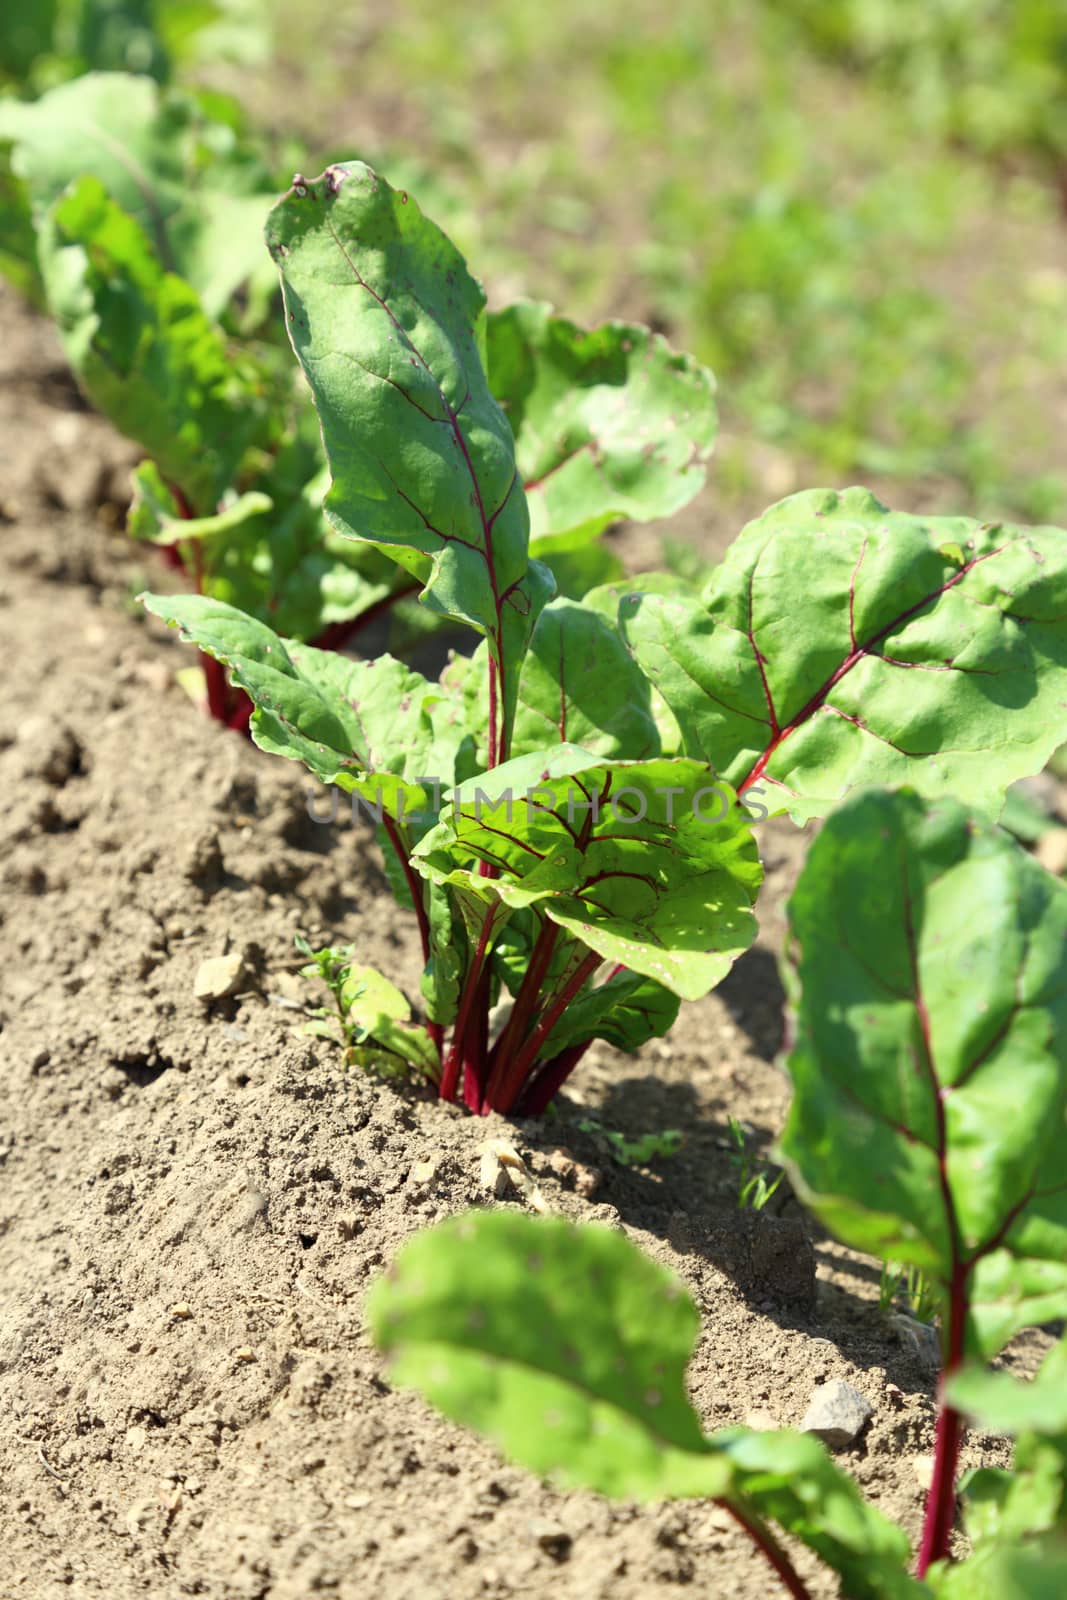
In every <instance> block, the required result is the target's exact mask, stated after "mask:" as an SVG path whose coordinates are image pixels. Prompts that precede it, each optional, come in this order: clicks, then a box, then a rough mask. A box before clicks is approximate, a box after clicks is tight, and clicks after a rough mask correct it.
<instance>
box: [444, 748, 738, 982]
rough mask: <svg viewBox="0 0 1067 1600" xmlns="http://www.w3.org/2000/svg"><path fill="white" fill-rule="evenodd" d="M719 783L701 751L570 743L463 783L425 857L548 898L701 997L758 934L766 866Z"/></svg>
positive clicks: (515, 895) (482, 885)
mask: <svg viewBox="0 0 1067 1600" xmlns="http://www.w3.org/2000/svg"><path fill="white" fill-rule="evenodd" d="M709 785H710V775H709V774H708V772H707V770H706V768H704V767H702V766H701V765H700V764H699V763H697V762H692V761H686V760H675V761H665V760H653V761H641V762H638V761H608V762H605V761H599V760H598V759H597V758H596V757H595V756H592V755H590V754H589V753H588V752H586V751H584V750H581V749H579V748H578V747H577V746H575V745H570V744H562V745H557V746H556V747H555V748H554V749H552V750H551V751H549V752H548V753H544V752H535V753H533V754H530V755H526V756H521V757H517V758H516V759H515V760H513V761H509V762H507V763H505V764H504V765H503V766H500V767H497V768H495V769H494V770H493V771H492V772H490V773H489V774H487V775H486V776H485V777H483V778H480V779H478V780H477V782H476V783H475V784H473V785H468V786H466V788H465V789H462V790H461V791H459V793H458V794H453V795H452V796H451V797H450V800H449V803H448V804H447V805H446V806H445V807H444V809H443V812H442V817H441V821H440V822H439V823H438V825H437V827H436V828H434V829H432V830H431V832H430V833H428V834H427V835H426V837H425V838H424V839H423V840H422V842H421V843H420V844H419V845H418V847H417V848H416V850H415V852H414V854H413V858H412V864H413V866H415V867H416V868H417V869H418V871H420V872H422V873H424V874H425V875H426V876H427V877H429V878H431V879H432V880H433V881H434V882H436V883H439V884H441V885H443V886H444V885H449V886H452V887H454V888H457V889H458V888H462V889H464V890H465V891H466V892H467V894H468V895H470V896H473V897H475V898H476V899H478V900H480V901H482V902H483V904H484V905H489V904H492V903H493V902H499V903H503V904H504V905H506V906H510V907H512V908H521V907H525V906H536V907H537V908H538V910H539V911H541V912H542V913H543V914H544V915H545V916H546V917H548V918H549V920H550V921H552V922H555V923H557V924H558V925H559V926H560V927H562V928H563V929H565V930H566V931H567V932H568V933H570V934H571V935H572V936H573V937H574V938H575V939H577V940H578V941H580V943H581V944H583V945H585V946H586V947H587V948H588V949H590V950H595V951H596V952H597V953H598V954H599V955H601V956H602V957H603V958H604V959H605V960H610V961H614V962H618V963H620V964H621V965H623V966H626V967H628V968H630V969H631V970H633V971H635V972H640V973H643V974H644V975H645V976H646V977H649V978H653V979H655V980H656V981H657V982H658V983H661V984H663V985H664V986H665V987H666V988H668V989H670V990H671V991H672V992H673V993H674V994H677V995H680V996H681V998H682V999H684V1000H695V999H699V998H700V996H701V995H703V994H706V993H707V991H708V989H710V988H711V987H712V986H713V985H714V984H715V983H718V982H719V981H720V979H722V978H723V977H724V976H725V974H726V973H727V972H728V971H729V969H730V967H731V966H732V964H733V962H734V961H735V960H736V958H737V957H738V956H739V955H740V954H741V952H742V950H744V949H746V948H747V947H748V945H749V944H750V943H751V941H752V938H753V936H754V934H755V922H754V920H753V918H752V911H751V907H752V903H753V901H754V899H755V896H756V891H757V889H758V886H759V883H760V879H761V875H762V870H761V867H760V863H759V856H758V852H757V850H756V845H755V841H754V839H753V837H752V833H751V829H750V827H749V824H748V821H747V819H746V818H745V816H744V814H743V812H741V810H740V808H739V807H738V806H736V804H734V803H733V796H732V794H731V793H730V792H729V791H728V790H725V789H722V790H720V791H719V792H718V793H717V794H714V795H712V791H711V789H710V787H709ZM482 862H487V863H489V864H490V865H492V866H493V867H495V868H496V869H497V875H496V876H494V877H492V878H490V877H486V876H483V873H482V869H481V863H482Z"/></svg>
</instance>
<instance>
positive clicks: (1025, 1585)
mask: <svg viewBox="0 0 1067 1600" xmlns="http://www.w3.org/2000/svg"><path fill="white" fill-rule="evenodd" d="M927 1581H928V1583H929V1584H930V1585H931V1586H932V1588H933V1591H934V1593H935V1594H936V1595H937V1597H938V1600H1063V1596H1064V1594H1067V1541H1065V1540H1064V1539H1063V1538H1062V1537H1060V1538H1052V1539H1041V1540H1034V1541H1032V1542H1030V1543H1026V1544H1008V1545H1005V1546H1002V1547H999V1548H997V1547H994V1548H991V1549H984V1550H982V1551H981V1552H979V1554H977V1555H975V1556H972V1557H971V1559H970V1560H969V1561H964V1562H960V1563H956V1564H954V1565H949V1564H948V1563H947V1562H946V1563H939V1565H938V1566H937V1567H931V1569H930V1571H929V1572H928V1573H927Z"/></svg>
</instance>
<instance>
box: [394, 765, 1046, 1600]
mask: <svg viewBox="0 0 1067 1600" xmlns="http://www.w3.org/2000/svg"><path fill="white" fill-rule="evenodd" d="M1065 951H1067V889H1065V888H1064V886H1063V885H1062V884H1061V883H1060V882H1059V881H1057V880H1056V879H1054V878H1053V877H1051V876H1050V875H1049V874H1048V873H1046V872H1045V871H1044V869H1043V868H1042V867H1040V866H1039V865H1038V864H1037V863H1036V862H1034V861H1033V860H1032V859H1031V858H1030V857H1029V856H1027V855H1026V854H1025V853H1024V852H1023V851H1022V850H1021V849H1020V848H1019V846H1018V845H1017V844H1015V843H1014V842H1013V841H1012V840H1011V839H1010V838H1009V837H1008V836H1007V835H1006V834H1005V833H1003V832H1002V831H1001V830H1000V829H998V828H997V827H995V826H994V825H992V824H990V823H989V822H988V821H986V820H984V819H983V818H981V817H980V816H978V815H977V814H976V813H974V812H972V811H968V810H966V809H964V808H963V807H962V806H961V805H959V804H958V803H957V802H955V801H951V800H941V801H933V802H927V803H924V802H923V801H922V800H921V799H920V798H919V797H918V796H917V795H915V794H914V793H913V792H908V791H905V792H900V793H892V792H889V791H886V790H871V791H868V792H866V793H864V794H861V795H858V796H856V797H854V798H853V799H851V800H849V801H847V802H846V803H845V804H844V805H843V806H842V807H841V809H840V810H838V811H837V812H836V813H835V814H834V816H833V817H832V818H831V819H830V820H829V822H828V823H827V825H826V827H825V828H824V829H823V831H822V832H821V834H820V835H819V837H818V838H817V839H816V841H815V843H814V845H813V847H812V850H811V852H810V855H809V859H808V863H807V866H806V868H805V870H804V873H803V874H802V877H801V879H800V883H799V886H798V888H797V890H796V893H795V894H794V896H793V900H792V904H791V908H790V948H789V953H788V959H787V962H786V972H787V980H788V985H789V988H790V991H791V997H792V1002H793V1006H794V1009H795V1023H796V1026H795V1043H794V1045H793V1047H792V1051H791V1054H790V1057H789V1060H788V1067H789V1071H790V1074H791V1077H792V1080H793V1089H794V1094H793V1103H792V1108H791V1112H790V1116H789V1121H788V1124H787V1127H786V1131H785V1135H784V1138H783V1142H782V1143H783V1154H784V1158H785V1160H786V1163H787V1166H788V1169H789V1172H790V1176H791V1178H792V1180H793V1183H794V1185H795V1187H796V1188H797V1190H798V1192H799V1193H800V1194H801V1196H802V1197H803V1198H804V1200H805V1201H806V1202H807V1204H808V1205H809V1207H810V1208H811V1209H812V1210H813V1211H814V1212H815V1214H816V1215H817V1216H818V1217H819V1218H820V1219H821V1220H822V1221H823V1222H824V1223H825V1224H826V1226H827V1227H828V1228H829V1229H830V1230H831V1232H833V1233H834V1234H835V1235H836V1236H837V1237H838V1238H839V1239H841V1240H843V1241H844V1242H845V1243H846V1244H849V1245H851V1246H853V1247H854V1248H855V1249H858V1250H862V1251H865V1252H868V1253H870V1254H873V1255H875V1256H880V1257H881V1258H882V1259H883V1261H892V1262H894V1263H905V1264H908V1265H911V1266H913V1267H915V1268H916V1269H918V1270H920V1271H921V1272H922V1273H923V1275H924V1279H925V1281H926V1282H927V1283H928V1285H929V1288H930V1292H931V1294H932V1296H933V1299H934V1301H935V1304H936V1306H937V1310H938V1313H939V1318H940V1327H941V1340H942V1354H943V1373H944V1375H943V1379H942V1384H941V1392H940V1395H939V1404H938V1421H937V1431H936V1444H935V1456H934V1471H933V1481H932V1484H931V1486H930V1490H929V1494H928V1499H927V1507H926V1517H925V1524H924V1528H923V1534H922V1541H921V1546H920V1549H919V1552H918V1563H917V1575H915V1576H913V1575H912V1569H913V1564H914V1556H913V1552H912V1550H911V1548H910V1546H909V1542H908V1539H907V1538H906V1536H905V1534H904V1533H903V1531H902V1530H901V1529H899V1528H897V1527H896V1526H894V1525H893V1524H892V1523H890V1522H889V1521H888V1520H887V1519H886V1518H884V1517H883V1516H882V1515H881V1514H880V1513H879V1512H877V1511H876V1510H875V1509H874V1508H873V1507H872V1506H870V1505H868V1504H867V1503H866V1502H865V1501H864V1499H863V1498H862V1496H861V1494H860V1492H859V1490H858V1488H857V1487H856V1485H855V1483H854V1482H853V1481H852V1479H851V1478H849V1477H848V1476H847V1475H846V1474H845V1473H844V1472H842V1471H841V1470H840V1469H839V1468H838V1467H837V1466H836V1465H835V1464H834V1462H833V1461H832V1460H831V1458H830V1457H829V1455H828V1454H827V1453H826V1451H825V1450H824V1448H823V1447H822V1446H821V1445H820V1444H818V1443H817V1442H816V1441H815V1440H814V1439H813V1438H811V1437H810V1436H809V1435H803V1434H798V1433H795V1432H789V1431H785V1430H783V1431H781V1432H755V1431H753V1430H752V1429H750V1428H744V1427H732V1428H727V1429H725V1430H723V1431H721V1432H718V1433H714V1434H712V1435H711V1436H706V1435H705V1434H704V1432H703V1430H702V1428H701V1425H700V1421H699V1419H698V1417H697V1415H696V1413H695V1411H694V1409H693V1407H692V1405H691V1404H690V1401H689V1399H688V1397H687V1394H686V1388H685V1366H686V1362H687V1361H688V1358H689V1356H690V1353H691V1351H692V1346H693V1341H694V1339H695V1337H696V1333H697V1328H698V1317H697V1312H696V1308H695V1307H694V1306H693V1304H692V1302H691V1301H690V1299H689V1298H688V1296H687V1295H686V1294H685V1293H684V1291H683V1289H682V1286H681V1285H680V1284H679V1283H678V1282H677V1281H676V1280H675V1279H673V1278H672V1277H671V1276H670V1274H668V1273H666V1272H665V1271H664V1270H663V1269H662V1268H660V1267H659V1266H657V1265H655V1264H654V1263H652V1262H651V1261H649V1260H648V1259H647V1258H646V1257H645V1256H643V1255H642V1254H641V1253H640V1252H639V1251H638V1250H637V1249H636V1248H635V1247H634V1246H633V1245H631V1244H630V1243H629V1242H628V1241H627V1239H626V1238H625V1236H624V1235H623V1234H622V1233H618V1232H613V1231H611V1230H609V1229H605V1228H602V1227H596V1226H585V1227H575V1226H573V1225H571V1224H569V1223H567V1222H564V1221H563V1220H562V1219H557V1218H551V1219H545V1218H532V1217H528V1216H522V1215H515V1214H513V1213H509V1212H506V1211H503V1210H501V1211H493V1212H483V1213H473V1214H470V1215H468V1216H466V1217H462V1218H458V1219H457V1218H453V1219H452V1220H450V1221H448V1222H446V1223H443V1224H441V1225H439V1226H437V1227H435V1228H433V1229H430V1230H428V1231H427V1232H425V1233H423V1234H421V1235H419V1236H417V1237H416V1238H415V1239H414V1240H412V1241H410V1242H409V1243H408V1244H407V1245H406V1246H405V1247H404V1249H403V1250H402V1252H401V1254H400V1256H399V1258H398V1259H397V1261H396V1263H395V1264H394V1266H393V1267H392V1269H391V1270H390V1272H389V1274H388V1276H387V1277H386V1278H385V1279H383V1280H381V1281H380V1282H379V1283H378V1285H377V1286H376V1287H375V1290H374V1292H373V1295H372V1300H371V1307H370V1313H371V1321H372V1325H373V1328H374V1332H375V1336H376V1338H377V1341H378V1343H379V1345H380V1346H381V1347H382V1348H383V1349H384V1350H386V1351H387V1352H388V1354H389V1356H390V1358H391V1369H392V1377H393V1379H394V1381H395V1382H397V1383H398V1384H401V1385H405V1386H413V1387H416V1388H418V1389H420V1390H422V1391H423V1393H425V1394H426V1395H427V1396H428V1397H429V1398H430V1399H431V1400H432V1401H433V1402H434V1403H435V1404H436V1405H437V1406H439V1407H440V1408H441V1410H443V1411H444V1412H445V1413H446V1414H447V1415H448V1416H449V1417H452V1418H454V1419H455V1420H457V1421H460V1422H464V1423H466V1424H468V1425H470V1426H471V1427H474V1428H477V1429H478V1430H479V1431H481V1432H482V1433H484V1434H487V1435H488V1436H489V1437H490V1438H491V1439H493V1440H494V1441H495V1442H496V1443H497V1444H498V1445H499V1446H500V1448H501V1449H502V1450H503V1451H504V1452H505V1454H506V1455H508V1456H509V1457H511V1458H512V1459H513V1460H514V1461H517V1462H519V1463H520V1464H521V1465H523V1466H526V1467H528V1468H530V1469H532V1470H533V1471H535V1472H537V1473H539V1474H540V1475H541V1476H543V1477H549V1476H551V1477H553V1478H555V1479H556V1480H557V1481H558V1482H560V1483H561V1484H562V1485H565V1486H571V1487H574V1486H582V1487H585V1488H590V1489H594V1490H597V1491H599V1492H600V1493H602V1494H607V1495H611V1496H615V1497H621V1498H626V1499H638V1500H650V1499H651V1500H665V1499H670V1498H673V1497H677V1496H697V1497H711V1498H713V1499H715V1500H717V1501H718V1502H719V1503H720V1504H721V1505H722V1506H724V1507H725V1508H726V1509H727V1510H728V1511H729V1512H730V1513H731V1514H732V1515H733V1517H734V1518H736V1520H737V1522H738V1523H739V1524H740V1526H741V1527H742V1528H743V1529H744V1530H745V1531H746V1533H747V1534H748V1535H749V1537H750V1538H751V1539H752V1540H753V1541H754V1543H755V1545H756V1546H757V1547H758V1549H759V1550H760V1551H761V1552H762V1554H763V1556H764V1557H765V1558H766V1559H767V1561H768V1562H769V1563H770V1564H771V1566H772V1567H773V1568H774V1570H775V1572H776V1574H777V1577H778V1579H779V1580H780V1582H781V1584H782V1586H783V1587H784V1589H785V1591H786V1592H787V1593H789V1594H791V1595H793V1596H797V1597H800V1600H803V1597H806V1596H809V1594H810V1590H809V1587H808V1582H809V1581H810V1580H808V1581H806V1580H805V1578H804V1577H803V1576H802V1575H801V1573H800V1572H799V1571H798V1570H797V1567H796V1565H795V1564H794V1559H793V1556H792V1554H791V1553H790V1551H789V1549H788V1548H787V1547H786V1546H785V1545H783V1543H782V1542H781V1535H782V1534H783V1533H784V1534H785V1535H786V1536H787V1538H788V1539H791V1540H796V1541H799V1543H801V1544H803V1545H807V1546H808V1547H809V1548H810V1549H811V1550H812V1551H814V1552H815V1553H816V1555H817V1556H818V1557H819V1558H820V1559H821V1561H822V1562H823V1563H825V1564H826V1565H827V1566H829V1567H830V1568H831V1569H833V1571H834V1572H835V1573H837V1574H838V1576H839V1578H840V1581H841V1592H842V1593H843V1594H845V1595H846V1596H849V1597H851V1600H906V1597H914V1600H920V1597H922V1596H924V1595H926V1596H934V1595H936V1596H942V1597H944V1600H1053V1597H1054V1596H1061V1595H1063V1594H1065V1593H1067V1340H1064V1341H1061V1342H1060V1343H1059V1344H1058V1345H1056V1346H1054V1347H1053V1349H1052V1351H1051V1353H1050V1354H1049V1355H1048V1357H1047V1358H1046V1360H1045V1363H1044V1366H1043V1368H1042V1370H1041V1372H1040V1373H1039V1375H1038V1376H1037V1377H1036V1378H1035V1379H1034V1380H1033V1381H1032V1382H1031V1383H1030V1384H1023V1383H1019V1382H1017V1381H1016V1380H1014V1379H1012V1378H1010V1377H1007V1376H1006V1375H1004V1374H995V1373H990V1372H988V1371H987V1370H985V1369H986V1364H987V1363H988V1362H989V1361H990V1360H991V1359H992V1358H993V1357H994V1356H996V1355H997V1354H998V1352H999V1351H1001V1350H1002V1349H1003V1347H1004V1345H1005V1344H1006V1343H1007V1341H1008V1340H1009V1339H1010V1338H1012V1336H1013V1335H1015V1334H1016V1333H1018V1332H1019V1331H1020V1330H1022V1329H1024V1328H1027V1327H1030V1326H1033V1325H1037V1324H1041V1323H1045V1322H1048V1321H1050V1320H1052V1319H1055V1318H1062V1317H1063V1316H1064V1315H1065V1314H1067V966H1065V961H1064V956H1065ZM967 1414H970V1415H972V1416H974V1417H975V1418H976V1419H977V1420H978V1421H979V1422H980V1423H981V1424H982V1425H984V1426H985V1427H987V1428H992V1429H995V1430H996V1431H998V1432H1001V1433H1007V1434H1012V1435H1015V1436H1016V1440H1017V1443H1016V1450H1015V1464H1014V1470H1013V1471H1008V1470H1002V1469H992V1468H986V1469H981V1470H979V1471H977V1472H974V1473H971V1474H969V1475H968V1476H967V1478H965V1479H964V1481H963V1483H962V1489H963V1494H964V1503H965V1524H966V1532H967V1534H968V1535H969V1538H970V1546H971V1548H970V1552H969V1554H968V1555H967V1557H966V1559H964V1560H962V1561H956V1562H952V1561H951V1560H950V1559H948V1558H949V1555H950V1537H951V1535H952V1532H953V1525H954V1520H955V1511H956V1501H957V1492H958V1489H959V1488H960V1487H961V1485H960V1484H959V1483H958V1481H957V1478H958V1470H957V1469H958V1460H959V1446H960V1439H961V1434H962V1430H963V1425H964V1417H965V1415H967ZM820 1592H821V1590H820Z"/></svg>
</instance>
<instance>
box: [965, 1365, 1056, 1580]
mask: <svg viewBox="0 0 1067 1600" xmlns="http://www.w3.org/2000/svg"><path fill="white" fill-rule="evenodd" d="M946 1389H947V1398H948V1401H949V1403H950V1404H951V1405H953V1406H955V1407H956V1408H957V1409H958V1410H960V1411H963V1412H966V1413H967V1415H968V1416H969V1417H971V1418H972V1419H973V1420H976V1421H977V1422H978V1423H979V1424H980V1425H981V1426H982V1427H984V1428H991V1429H993V1430H995V1431H996V1432H997V1433H1007V1434H1014V1435H1016V1436H1017V1443H1016V1446H1015V1461H1014V1470H1013V1471H1011V1472H1006V1471H1004V1470H1003V1469H997V1468H992V1467H990V1468H984V1469H979V1470H978V1471H977V1472H971V1473H969V1474H968V1475H967V1477H966V1478H965V1479H964V1480H963V1483H962V1484H961V1490H962V1492H963V1494H964V1497H965V1506H966V1521H967V1534H968V1537H969V1538H970V1540H971V1542H972V1544H973V1545H974V1546H975V1547H976V1548H978V1547H980V1546H981V1545H983V1544H992V1543H1004V1542H1005V1541H1007V1540H1014V1539H1020V1538H1023V1537H1026V1536H1029V1535H1031V1534H1035V1533H1046V1532H1048V1531H1050V1530H1052V1529H1054V1528H1056V1527H1059V1526H1062V1525H1063V1524H1064V1521H1065V1514H1067V1493H1065V1489H1067V1340H1063V1339H1061V1340H1060V1342H1059V1343H1058V1344H1056V1345H1053V1347H1052V1349H1051V1350H1050V1351H1049V1353H1048V1355H1047V1356H1046V1357H1045V1360H1044V1363H1043V1364H1042V1367H1041V1370H1040V1372H1038V1374H1037V1376H1036V1377H1034V1378H1033V1379H1031V1380H1030V1382H1028V1383H1022V1382H1020V1381H1019V1380H1018V1379H1017V1378H1013V1377H1010V1376H1009V1375H1008V1374H1007V1373H1004V1372H990V1371H988V1370H987V1369H985V1368H982V1367H971V1368H966V1369H964V1370H963V1371H961V1372H957V1373H955V1374H953V1375H952V1376H951V1377H950V1378H949V1379H948V1382H947V1385H946Z"/></svg>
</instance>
